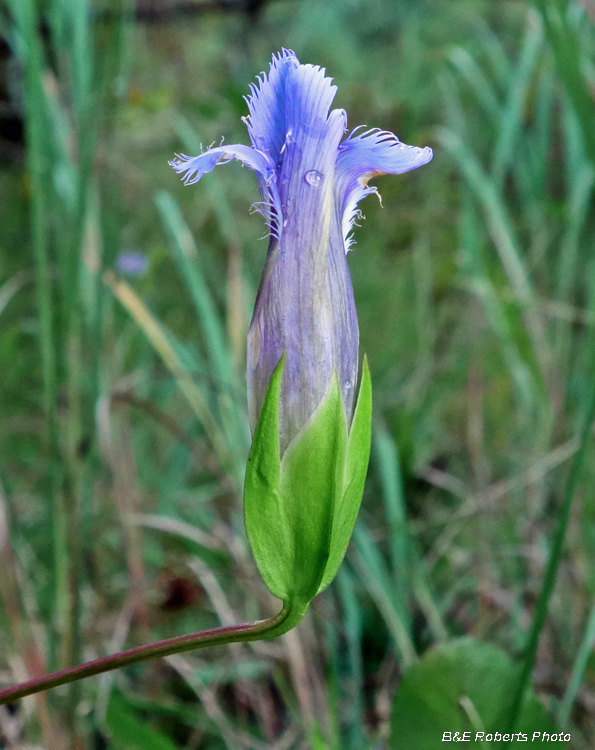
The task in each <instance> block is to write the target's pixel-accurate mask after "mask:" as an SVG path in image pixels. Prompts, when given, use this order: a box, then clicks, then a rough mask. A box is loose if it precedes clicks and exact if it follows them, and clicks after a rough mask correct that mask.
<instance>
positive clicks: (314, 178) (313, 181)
mask: <svg viewBox="0 0 595 750" xmlns="http://www.w3.org/2000/svg"><path fill="white" fill-rule="evenodd" d="M304 180H306V182H307V183H308V185H311V186H312V187H318V186H319V185H321V184H322V181H323V180H324V175H323V174H322V172H319V171H318V170H317V169H310V170H309V171H308V172H306V174H305V175H304Z"/></svg>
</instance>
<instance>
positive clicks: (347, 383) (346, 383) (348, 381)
mask: <svg viewBox="0 0 595 750" xmlns="http://www.w3.org/2000/svg"><path fill="white" fill-rule="evenodd" d="M351 388H352V383H351V380H346V381H345V390H346V391H350V390H351Z"/></svg>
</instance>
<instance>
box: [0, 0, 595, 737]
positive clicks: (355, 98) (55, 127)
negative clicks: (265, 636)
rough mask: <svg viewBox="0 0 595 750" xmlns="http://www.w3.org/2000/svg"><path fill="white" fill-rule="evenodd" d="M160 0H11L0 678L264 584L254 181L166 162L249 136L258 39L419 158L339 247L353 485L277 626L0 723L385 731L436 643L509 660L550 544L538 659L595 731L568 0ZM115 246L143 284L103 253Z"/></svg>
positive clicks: (582, 19) (1, 357) (587, 278)
mask: <svg viewBox="0 0 595 750" xmlns="http://www.w3.org/2000/svg"><path fill="white" fill-rule="evenodd" d="M173 5H175V3H173V0H172V6H173ZM143 7H145V6H143V5H142V3H140V2H139V3H138V8H139V11H141V10H142V8H143ZM152 7H154V8H155V7H157V8H158V11H159V12H158V13H157V14H156V16H150V19H149V20H148V19H147V17H146V15H145V16H144V17H143V16H142V13H141V14H140V15H141V18H139V19H135V16H134V4H133V3H132V2H129V0H113V2H107V1H106V2H105V3H103V2H101V1H100V0H98V1H97V2H96V3H90V2H88V3H87V2H85V0H72V1H71V2H66V1H65V0H64V1H62V2H61V1H60V0H46V1H45V2H39V3H35V2H33V0H4V3H3V4H0V8H1V12H0V32H1V33H2V35H3V37H4V38H5V39H6V40H7V42H8V44H9V46H10V48H11V50H12V57H11V58H10V60H8V61H5V62H4V63H3V65H2V70H1V71H0V72H1V73H2V76H3V77H4V83H3V86H4V87H5V88H6V90H7V92H8V93H7V97H8V99H7V101H8V104H7V105H6V106H10V108H11V109H12V110H14V111H16V112H18V113H19V114H20V115H22V117H23V120H24V123H25V131H26V138H27V146H26V148H25V147H22V148H19V147H11V148H10V149H8V148H6V149H3V150H2V155H3V159H2V163H1V164H0V211H1V214H0V480H1V481H0V485H1V489H0V557H1V560H0V600H1V601H2V602H3V606H0V682H1V684H2V685H3V686H5V685H9V684H12V683H14V682H16V681H20V680H23V679H25V678H26V677H27V675H33V674H35V673H41V672H44V671H45V670H47V669H58V668H60V667H62V666H65V665H67V664H69V663H78V662H80V661H82V660H83V659H90V658H94V657H97V656H101V655H102V654H106V653H108V652H113V651H115V650H118V649H120V648H123V647H126V646H133V645H138V644H140V643H144V642H147V641H148V640H155V639H158V638H163V637H168V636H173V635H177V634H183V633H185V632H190V631H192V630H198V629H200V628H206V627H213V626H216V625H218V624H222V623H223V624H227V623H231V622H238V621H241V620H245V619H256V618H259V617H262V616H265V615H268V614H272V613H273V612H274V611H275V607H276V603H275V601H274V600H273V599H272V598H271V597H270V596H269V595H268V593H267V592H266V590H265V588H264V586H263V584H262V583H261V581H260V580H259V578H258V575H257V573H256V570H255V567H254V564H253V562H252V561H251V557H250V553H249V549H248V546H247V541H246V536H245V532H244V529H243V522H242V511H241V486H242V477H243V470H244V465H245V460H246V456H247V450H248V445H249V435H248V429H247V420H246V413H245V412H246V404H245V373H244V357H245V336H246V332H247V326H248V324H249V320H250V315H251V309H252V305H253V301H254V295H255V291H256V288H257V284H258V280H259V274H260V270H261V268H262V265H263V260H264V256H265V252H266V244H267V243H266V240H264V239H262V237H263V235H264V234H265V227H264V225H263V222H262V220H261V219H260V217H258V216H254V215H250V213H249V209H250V204H251V203H252V201H254V200H256V199H257V188H256V180H255V178H254V175H253V174H252V173H251V172H250V171H249V170H248V169H244V168H242V167H241V166H240V165H239V164H238V163H237V162H234V163H232V164H229V165H227V166H226V167H225V168H223V169H217V170H216V171H215V172H213V173H212V174H210V175H209V176H208V177H207V178H206V179H205V180H203V181H201V182H200V183H199V184H198V185H196V186H193V187H188V188H185V187H183V186H182V184H181V183H180V181H179V178H178V177H177V176H176V175H175V174H174V172H173V170H171V168H170V167H168V165H167V161H168V159H171V158H172V156H173V154H174V152H180V151H183V152H185V153H197V152H198V149H199V148H200V144H201V143H202V144H204V145H205V146H208V145H209V144H211V143H213V142H216V143H218V142H219V141H220V139H221V137H222V136H223V137H224V138H225V141H226V142H227V143H237V142H242V143H246V142H247V141H248V138H247V133H246V129H245V126H244V125H243V123H242V122H241V119H240V118H241V117H242V116H245V115H246V114H247V107H246V104H245V102H244V100H243V96H244V95H245V94H246V93H247V92H248V86H249V84H250V83H251V82H252V81H254V79H255V76H256V75H257V74H258V73H259V72H260V71H261V70H265V69H267V68H268V63H269V61H270V57H271V54H272V53H273V52H275V51H278V50H279V49H280V48H281V47H288V48H291V49H294V50H295V52H296V53H297V55H298V57H299V58H300V60H301V61H302V62H312V63H315V64H319V65H321V66H324V67H326V68H327V71H328V74H329V75H331V76H332V77H333V78H334V80H335V83H336V84H337V85H338V87H339V90H338V94H337V97H336V100H335V105H336V106H339V107H343V108H345V109H346V110H347V112H348V116H349V126H350V127H355V126H356V125H360V124H366V125H368V126H369V127H380V128H382V129H387V130H393V131H394V132H395V133H396V134H397V135H398V136H399V137H400V138H401V139H402V140H403V141H405V142H406V143H410V144H413V145H418V146H425V145H430V146H432V147H433V148H434V151H435V156H434V160H433V161H432V162H431V163H430V164H429V165H427V166H425V167H423V168H422V169H420V170H418V171H416V172H413V173H411V174H406V175H402V176H397V177H390V176H387V177H382V178H378V179H377V180H376V184H377V185H378V187H379V190H380V192H381V194H382V198H383V206H382V207H381V206H380V205H379V203H378V201H376V200H375V199H374V198H373V197H371V198H368V199H367V200H366V201H365V203H363V204H362V206H361V208H362V209H363V212H364V213H365V215H366V221H365V222H363V223H362V226H361V228H357V229H356V240H357V245H356V247H355V250H354V252H352V253H351V254H350V256H349V263H350V268H351V272H352V277H353V284H354V289H355V297H356V301H357V306H358V314H359V320H360V328H361V350H362V352H365V353H366V354H367V355H368V357H369V360H370V366H371V370H372V376H373V384H374V398H375V432H374V435H375V436H374V444H373V454H372V462H371V467H370V472H369V477H368V482H367V485H366V492H365V496H364V501H363V507H362V512H361V516H360V520H359V522H358V527H357V529H356V533H355V535H354V541H353V542H352V545H351V548H350V551H349V553H348V555H347V558H346V562H345V564H344V565H343V567H342V569H341V572H340V575H339V577H338V579H337V581H336V582H335V583H334V584H333V585H332V587H331V588H330V589H329V591H328V592H327V593H325V594H324V595H323V596H321V597H319V599H318V600H316V601H315V602H314V603H313V605H312V608H311V610H310V612H309V614H308V616H307V617H306V619H305V621H304V622H303V623H302V624H301V625H300V626H299V627H298V628H297V630H295V631H292V632H290V633H289V634H287V635H286V636H284V637H283V638H281V639H280V640H279V641H277V642H270V643H269V642H264V643H260V644H255V645H253V646H240V645H236V646H234V647H232V648H226V649H223V648H222V649H214V650H212V651H209V652H200V653H199V654H197V655H194V656H193V655H185V656H183V657H182V656H179V657H170V658H168V659H166V660H164V661H162V662H158V663H150V664H146V665H140V666H137V667H133V668H130V669H127V670H124V671H122V672H121V673H117V674H113V675H108V676H104V677H102V678H101V679H92V680H89V681H87V682H85V683H82V684H77V685H74V686H73V687H72V688H70V689H64V690H60V689H58V690H55V691H53V692H52V693H50V694H48V695H47V696H45V697H39V698H33V699H29V700H28V701H26V702H24V703H23V704H22V706H21V708H20V710H19V711H18V712H16V713H14V715H12V714H11V716H7V715H6V716H4V717H2V718H1V719H0V727H2V732H3V733H4V739H0V745H2V743H3V742H4V744H5V746H7V747H19V748H20V747H24V745H22V744H14V743H24V742H29V743H33V744H35V745H36V746H38V747H44V748H48V749H49V750H58V749H59V748H60V749H61V748H65V747H77V748H83V747H89V748H103V747H109V748H114V749H115V748H137V747H142V748H143V749H144V750H153V748H164V749H165V748H193V749H196V750H199V749H200V750H219V749H220V748H231V749H233V750H235V749H236V748H255V749H259V748H265V747H266V748H279V750H280V749H281V748H310V747H312V748H315V749H316V750H318V749H321V750H322V748H329V749H332V750H335V749H337V750H338V749H339V748H341V749H345V750H359V749H360V748H366V747H369V748H377V747H388V742H389V740H388V736H389V719H390V706H391V701H392V697H393V695H394V693H395V690H396V689H397V686H398V685H399V682H400V680H401V676H402V674H403V671H404V670H405V669H406V668H407V666H409V665H410V664H412V663H413V662H415V661H416V660H417V659H418V657H419V656H420V655H421V654H422V653H423V652H424V651H425V650H426V649H427V648H428V647H430V646H431V645H432V644H436V643H442V642H446V641H448V640H450V639H452V638H454V637H456V636H459V635H472V636H475V637H476V638H477V639H479V640H483V641H485V642H487V643H491V644H495V645H497V646H499V647H501V648H502V649H504V651H506V652H507V653H508V654H509V655H510V657H511V658H514V659H522V658H523V654H525V656H526V648H525V647H526V644H527V637H528V633H529V630H530V627H531V623H532V622H535V620H534V619H533V618H534V613H535V612H536V611H537V614H538V615H539V612H541V613H542V614H545V611H546V610H545V608H544V605H543V603H542V604H541V605H539V604H538V606H537V608H536V601H537V600H538V596H539V592H540V591H541V590H542V584H543V581H544V575H545V573H546V566H547V561H548V558H550V559H551V556H550V553H551V552H552V550H553V558H554V563H559V570H558V576H557V580H556V586H555V589H554V593H553V596H552V598H551V600H550V602H549V609H548V617H547V619H546V621H545V625H544V627H543V629H542V630H541V637H540V640H539V647H538V649H537V654H536V660H535V668H534V670H533V672H532V679H533V683H534V685H535V688H536V691H537V694H538V696H539V697H540V699H541V700H542V702H543V704H544V705H545V707H546V708H547V710H548V712H549V713H550V715H551V716H552V717H554V718H555V719H556V721H557V722H558V723H559V726H560V727H563V728H565V729H566V730H567V731H569V732H572V742H571V743H570V745H569V746H571V747H574V748H578V749H582V748H589V747H592V743H593V741H594V740H595V734H594V731H593V726H594V722H595V662H593V659H592V656H591V651H592V646H593V643H594V640H595V607H594V606H593V592H594V590H595V549H594V547H595V491H594V489H593V479H594V478H595V471H594V470H593V448H592V445H591V444H590V440H583V441H582V442H581V440H580V437H579V435H580V431H581V428H582V425H583V423H584V421H585V416H586V413H587V409H588V404H589V402H590V400H591V397H592V393H593V391H594V388H595V375H594V368H593V364H594V362H595V359H594V357H595V347H594V343H595V342H594V340H593V326H594V324H595V264H594V254H593V250H594V242H593V229H594V221H593V219H594V216H593V202H592V198H593V186H594V180H595V118H594V116H593V92H594V91H595V64H594V62H593V60H594V56H593V53H594V51H595V33H594V28H593V18H595V6H594V4H593V2H592V0H583V2H582V3H579V2H571V3H567V2H563V1H562V0H539V2H536V3H535V4H531V3H529V2H521V1H520V0H500V2H497V3H494V2H488V0H418V1H417V2H414V1H413V0H393V2H388V1H387V0H384V1H383V2H381V0H347V1H344V0H327V1H326V2H320V1H319V0H275V1H271V2H266V3H263V4H262V5H261V6H260V7H259V8H257V10H256V11H255V12H252V13H248V12H243V11H240V10H229V9H227V10H221V9H216V8H214V7H212V6H210V5H209V4H207V5H206V6H205V7H204V8H203V9H202V10H201V12H200V13H187V14H176V13H175V12H174V13H169V12H168V11H167V9H168V8H169V7H170V6H169V5H168V4H167V3H163V4H162V5H157V6H156V5H155V4H153V6H152ZM151 19H152V20H151ZM0 145H1V144H0ZM130 250H135V251H141V252H142V253H144V254H145V256H146V258H147V261H148V268H147V271H146V273H145V274H144V275H143V276H142V277H139V278H135V277H125V276H122V277H118V276H117V274H115V272H114V269H115V268H116V261H117V258H118V255H119V254H120V253H121V252H124V251H130ZM586 434H587V433H585V435H586ZM581 446H582V448H584V460H583V462H582V467H578V468H580V473H579V474H578V475H577V477H576V479H577V487H576V492H569V491H568V482H569V469H570V465H571V462H572V460H573V457H574V456H576V455H577V451H579V449H580V448H581ZM565 493H566V498H567V500H568V503H567V504H566V506H564V504H563V503H564V497H565ZM571 501H572V504H570V503H571ZM564 508H566V510H568V511H569V516H568V528H567V530H566V535H565V544H564V547H563V553H561V554H560V551H559V550H558V549H557V548H556V546H555V544H554V542H553V539H554V538H555V537H554V534H555V529H556V526H557V524H558V528H559V529H560V519H562V522H564V516H563V511H564ZM562 525H563V524H562ZM564 530H565V528H562V531H564ZM558 539H561V537H560V536H558ZM545 604H546V605H547V601H546V602H545ZM525 663H526V664H527V663H528V662H527V661H525ZM530 666H531V664H529V667H530ZM445 729H447V727H445ZM11 733H12V734H11ZM0 737H1V734H0ZM11 742H12V743H13V744H10V743H11ZM393 742H394V740H393ZM437 746H438V745H437ZM395 747H398V745H395Z"/></svg>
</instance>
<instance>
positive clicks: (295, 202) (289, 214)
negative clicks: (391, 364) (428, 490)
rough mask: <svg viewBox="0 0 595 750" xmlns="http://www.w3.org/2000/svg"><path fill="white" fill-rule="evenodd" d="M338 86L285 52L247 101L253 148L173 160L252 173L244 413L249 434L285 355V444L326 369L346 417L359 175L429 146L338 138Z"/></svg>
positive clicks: (404, 168)
mask: <svg viewBox="0 0 595 750" xmlns="http://www.w3.org/2000/svg"><path fill="white" fill-rule="evenodd" d="M336 91H337V87H336V86H333V85H331V79H330V78H326V77H325V75H324V70H321V69H320V68H319V67H317V66H314V65H300V63H299V61H298V59H297V58H296V56H295V55H294V53H293V52H290V51H288V50H283V52H281V54H279V55H278V56H274V57H273V61H272V63H271V67H270V71H269V74H268V76H266V75H264V74H263V76H262V77H261V78H260V79H259V82H258V84H257V85H253V86H252V95H251V96H250V97H249V99H248V100H247V101H248V108H249V110H250V116H249V117H248V118H246V122H247V125H248V132H249V134H250V140H251V141H252V147H249V146H244V145H236V146H225V145H222V146H219V147H217V148H211V149H210V150H209V151H206V152H205V153H203V154H201V155H200V156H195V157H188V156H183V155H182V156H180V157H179V158H178V160H176V161H174V162H171V164H172V166H173V168H174V169H175V170H176V172H178V173H180V174H184V175H185V183H186V184H192V183H195V182H198V180H199V179H200V178H201V177H202V176H203V175H204V174H206V173H207V172H210V171H211V170H212V169H213V168H214V167H215V166H216V165H217V164H222V163H225V162H227V161H229V160H230V159H234V158H235V159H239V160H241V161H242V162H244V163H245V164H247V165H248V166H249V167H250V168H251V169H253V170H254V171H255V172H256V174H257V176H258V182H259V187H260V194H261V198H262V201H261V202H260V203H258V204H256V208H257V209H258V210H259V211H260V212H261V213H263V214H264V216H265V217H266V219H267V223H268V226H269V229H270V244H269V251H268V256H267V259H266V263H265V268H264V272H263V275H262V280H261V283H260V289H259V291H258V297H257V300H256V306H255V309H254V316H253V318H252V324H251V326H250V332H249V334H248V398H249V414H250V423H251V426H252V430H254V428H255V427H256V423H257V421H258V416H259V414H260V409H261V407H262V403H263V401H264V397H265V394H266V391H267V388H268V384H269V381H270V378H271V375H272V373H273V370H274V369H275V367H276V366H277V364H278V362H279V360H280V359H281V355H282V354H283V353H284V352H285V353H286V355H287V361H286V363H285V373H284V378H283V385H282V389H281V446H282V450H283V449H285V448H286V447H287V445H288V444H289V442H290V441H291V439H292V438H293V437H294V436H295V435H296V434H297V433H298V431H299V430H300V429H301V427H303V425H304V424H305V423H306V421H307V420H308V418H309V417H310V416H311V414H312V413H313V412H314V410H315V409H316V407H317V406H318V404H319V403H320V401H321V399H322V397H323V395H324V393H325V391H326V389H327V387H328V383H329V379H330V376H331V372H332V370H333V368H334V369H335V371H336V372H337V375H338V377H339V383H340V385H341V393H342V396H343V402H344V406H345V411H346V414H347V417H348V418H350V417H351V413H352V410H353V398H354V391H355V385H356V382H357V371H358V339H359V334H358V325H357V316H356V311H355V304H354V300H353V290H352V286H351V279H350V276H349V269H348V267H347V261H346V257H345V256H346V253H347V252H348V250H350V249H351V246H352V244H353V239H352V237H351V236H350V232H351V229H352V226H353V223H354V221H355V219H356V217H357V216H358V209H357V206H358V203H359V201H360V200H361V199H362V198H364V197H365V196H367V195H369V194H370V193H375V192H376V188H374V187H368V180H369V179H370V178H371V177H374V176H376V175H379V174H386V173H390V174H400V173H402V172H408V171H409V170H411V169H415V168H416V167H419V166H421V165H422V164H426V163H427V162H429V161H430V159H431V158H432V150H431V149H430V148H425V149H421V148H415V147H413V146H407V145H405V144H404V143H401V142H400V141H399V140H398V138H397V137H396V136H395V135H393V134H392V133H389V132H387V131H382V130H377V129H374V130H368V131H366V132H361V129H359V128H356V130H355V131H353V132H352V133H351V134H350V135H349V136H348V137H347V138H345V139H343V137H344V134H345V128H346V125H347V115H346V113H345V111H344V110H342V109H335V110H333V111H332V112H330V113H329V109H330V107H331V104H332V101H333V99H334V96H335V93H336ZM357 131H359V132H357Z"/></svg>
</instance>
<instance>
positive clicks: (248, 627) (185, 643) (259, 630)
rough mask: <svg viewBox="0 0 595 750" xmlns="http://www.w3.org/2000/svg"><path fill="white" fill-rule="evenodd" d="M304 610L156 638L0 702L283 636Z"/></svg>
mask: <svg viewBox="0 0 595 750" xmlns="http://www.w3.org/2000/svg"><path fill="white" fill-rule="evenodd" d="M304 612H305V610H304V611H303V612H301V611H296V610H292V609H291V608H290V607H289V606H288V605H284V606H283V609H282V610H281V612H279V614H278V615H276V616H275V617H270V618H268V619H267V620H257V621H256V622H244V623H240V624H239V625H228V626H226V627H221V628H211V629H210V630H201V631H199V632H197V633H189V634H188V635H180V636H177V637H176V638H167V639H166V640H164V641H157V643H149V644H148V645H145V646H138V647H137V648H131V649H129V650H127V651H121V652H120V653H118V654H113V655H112V656H104V657H102V658H101V659H95V660H94V661H89V662H87V663H86V664H79V665H78V666H76V667H69V668H68V669H62V670H61V671H60V672H54V673H53V674H48V675H44V676H43V677H36V678H35V679H33V680H28V681H27V682H22V683H21V684H20V685H15V686H13V687H9V688H5V689H4V690H0V705H2V704H4V703H13V702H14V701H16V700H18V699H19V698H24V697H25V696H26V695H32V694H33V693H39V692H41V691H42V690H48V689H49V688H53V687H58V685H65V684H66V683H68V682H74V681H75V680H81V679H83V678H84V677H91V676H92V675H96V674H101V673H102V672H109V671H110V670H112V669H120V668H121V667H127V666H128V665H129V664H136V663H137V662H139V661H145V660H146V659H154V658H156V657H163V656H170V655H171V654H179V653H181V652H183V651H191V650H192V649H195V648H204V647H205V646H217V645H221V644H225V643H237V642H240V641H257V640H261V639H263V638H272V637H273V636H276V635H282V634H283V633H286V632H287V631H288V630H289V629H290V628H292V627H293V626H294V625H297V623H298V622H299V621H300V620H301V619H302V617H303V615H304Z"/></svg>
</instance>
